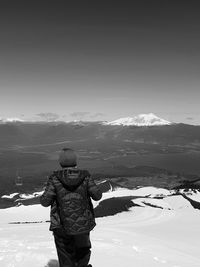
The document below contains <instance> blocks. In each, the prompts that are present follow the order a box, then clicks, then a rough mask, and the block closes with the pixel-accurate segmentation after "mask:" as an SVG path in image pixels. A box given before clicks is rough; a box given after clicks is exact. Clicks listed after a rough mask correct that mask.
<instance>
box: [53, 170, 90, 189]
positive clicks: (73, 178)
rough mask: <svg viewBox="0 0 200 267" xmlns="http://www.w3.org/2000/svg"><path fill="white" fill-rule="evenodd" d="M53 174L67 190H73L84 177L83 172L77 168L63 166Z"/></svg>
mask: <svg viewBox="0 0 200 267" xmlns="http://www.w3.org/2000/svg"><path fill="white" fill-rule="evenodd" d="M54 175H55V176H56V177H57V178H58V180H59V181H60V182H61V183H62V185H63V186H64V187H65V188H66V189H68V190H75V189H76V188H77V187H79V185H81V184H82V183H83V181H84V179H85V177H86V176H85V175H83V172H82V171H81V170H79V169H77V168H65V169H62V170H58V171H55V172H54Z"/></svg>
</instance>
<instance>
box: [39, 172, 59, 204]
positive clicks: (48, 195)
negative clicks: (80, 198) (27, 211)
mask: <svg viewBox="0 0 200 267" xmlns="http://www.w3.org/2000/svg"><path fill="white" fill-rule="evenodd" d="M55 196H56V192H55V186H54V184H53V176H50V177H49V179H48V181H47V185H46V188H45V190H44V193H43V194H42V196H41V197H40V203H41V205H42V206H44V207H48V206H50V205H52V204H53V202H54V200H55Z"/></svg>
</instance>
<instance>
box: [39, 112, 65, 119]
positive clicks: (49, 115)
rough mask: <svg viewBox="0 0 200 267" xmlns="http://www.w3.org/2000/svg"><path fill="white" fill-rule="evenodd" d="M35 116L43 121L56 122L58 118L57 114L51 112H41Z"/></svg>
mask: <svg viewBox="0 0 200 267" xmlns="http://www.w3.org/2000/svg"><path fill="white" fill-rule="evenodd" d="M36 116H37V117H39V118H40V119H42V120H45V121H56V120H58V119H59V118H60V115H59V114H57V113H53V112H41V113H38V114H36Z"/></svg>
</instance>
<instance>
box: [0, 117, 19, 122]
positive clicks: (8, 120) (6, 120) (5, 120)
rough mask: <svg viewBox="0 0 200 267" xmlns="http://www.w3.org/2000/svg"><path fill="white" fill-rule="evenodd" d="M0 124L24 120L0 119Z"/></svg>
mask: <svg viewBox="0 0 200 267" xmlns="http://www.w3.org/2000/svg"><path fill="white" fill-rule="evenodd" d="M0 122H1V123H12V122H13V123H14V122H24V120H22V119H19V118H6V119H3V118H0Z"/></svg>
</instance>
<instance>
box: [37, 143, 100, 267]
mask: <svg viewBox="0 0 200 267" xmlns="http://www.w3.org/2000/svg"><path fill="white" fill-rule="evenodd" d="M59 163H60V166H61V169H60V170H57V171H55V172H53V174H52V175H50V177H49V178H48V181H47V185H46V188H45V191H44V193H43V195H42V196H41V197H40V202H41V204H42V205H43V206H44V207H48V206H51V214H50V231H53V235H54V241H55V246H56V249H57V254H58V260H59V264H60V267H92V265H91V264H89V261H90V255H91V241H90V231H91V230H92V229H93V228H94V227H95V225H96V223H95V218H94V209H93V205H92V201H91V198H92V199H93V200H96V201H98V200H100V199H101V197H102V192H101V191H100V189H99V188H98V186H97V185H96V184H95V182H94V180H93V179H92V177H91V176H90V173H89V172H88V171H87V170H82V169H78V168H77V156H76V153H75V152H74V151H73V150H72V149H69V148H64V149H62V151H61V153H60V157H59Z"/></svg>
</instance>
